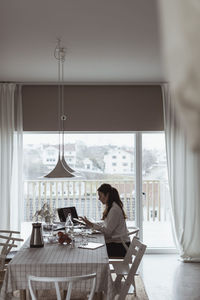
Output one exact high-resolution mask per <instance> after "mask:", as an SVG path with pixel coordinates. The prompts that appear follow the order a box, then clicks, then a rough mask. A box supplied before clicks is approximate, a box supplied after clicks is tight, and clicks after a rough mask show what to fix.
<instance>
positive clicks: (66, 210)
mask: <svg viewBox="0 0 200 300" xmlns="http://www.w3.org/2000/svg"><path fill="white" fill-rule="evenodd" d="M57 211H58V216H59V219H60V222H66V218H67V216H68V214H69V213H70V214H71V216H72V221H73V222H74V223H76V221H74V220H73V219H74V218H76V219H78V214H77V211H76V207H75V206H71V207H63V208H58V209H57Z"/></svg>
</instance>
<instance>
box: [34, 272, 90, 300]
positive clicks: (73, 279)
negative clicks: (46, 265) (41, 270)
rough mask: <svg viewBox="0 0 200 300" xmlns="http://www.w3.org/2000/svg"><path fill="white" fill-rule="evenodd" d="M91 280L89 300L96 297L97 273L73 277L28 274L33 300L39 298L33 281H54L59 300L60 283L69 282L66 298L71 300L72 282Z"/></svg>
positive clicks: (58, 299) (59, 299)
mask: <svg viewBox="0 0 200 300" xmlns="http://www.w3.org/2000/svg"><path fill="white" fill-rule="evenodd" d="M89 279H90V280H91V279H92V288H91V291H90V294H89V298H88V300H92V299H93V297H94V293H95V288H96V273H93V274H88V275H80V276H73V277H37V276H32V275H29V276H28V286H29V291H30V294H31V297H32V300H37V298H36V295H35V293H34V289H33V287H32V283H31V282H32V281H33V282H34V281H35V282H47V283H50V282H52V283H54V285H55V289H56V297H57V300H61V291H60V288H59V283H67V284H68V287H67V295H66V298H65V299H66V300H70V297H71V293H72V284H73V283H74V282H78V281H81V280H89Z"/></svg>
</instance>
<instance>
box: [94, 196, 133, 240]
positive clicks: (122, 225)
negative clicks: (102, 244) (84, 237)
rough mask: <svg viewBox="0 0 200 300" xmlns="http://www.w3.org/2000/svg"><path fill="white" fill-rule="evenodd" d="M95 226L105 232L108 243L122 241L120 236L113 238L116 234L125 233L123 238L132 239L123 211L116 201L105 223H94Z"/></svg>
mask: <svg viewBox="0 0 200 300" xmlns="http://www.w3.org/2000/svg"><path fill="white" fill-rule="evenodd" d="M93 228H94V229H96V230H99V231H101V232H102V233H104V236H105V241H106V243H111V242H112V243H121V240H120V239H119V238H112V237H113V236H115V235H123V237H122V239H123V240H124V241H125V242H129V241H130V238H129V236H128V229H127V226H126V221H125V219H124V215H123V212H122V210H121V208H120V207H119V205H118V204H117V203H115V202H113V204H112V207H111V209H110V211H109V213H108V215H107V217H106V218H105V220H104V223H103V224H102V225H98V224H94V226H93Z"/></svg>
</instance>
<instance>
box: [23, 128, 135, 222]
mask: <svg viewBox="0 0 200 300" xmlns="http://www.w3.org/2000/svg"><path fill="white" fill-rule="evenodd" d="M65 141H68V144H66V145H65V149H69V148H70V149H74V151H70V156H67V151H65V158H66V161H67V163H68V164H69V166H70V167H72V168H73V169H74V170H76V171H79V172H80V174H82V177H81V178H80V177H77V178H73V180H65V179H55V180H48V179H46V178H44V175H46V174H48V173H49V172H50V171H51V170H52V169H53V168H54V167H55V165H56V163H57V157H58V135H56V134H51V133H48V134H38V133H31V134H26V133H25V134H24V178H25V182H24V195H25V201H24V212H25V213H24V215H25V220H27V221H32V220H33V215H34V213H35V211H36V210H37V209H38V208H40V207H41V205H42V204H43V203H44V202H47V203H49V205H50V206H51V207H52V208H55V209H56V208H57V207H64V206H74V205H75V206H76V208H77V211H78V213H79V215H87V216H88V217H92V218H93V219H97V220H99V219H101V217H102V211H103V209H104V208H103V206H102V205H101V203H100V202H99V201H97V200H98V193H97V188H98V186H99V185H100V184H102V183H104V182H107V183H110V184H111V185H112V186H115V187H116V188H117V190H118V191H119V194H120V195H121V197H122V201H123V202H124V207H125V209H126V212H127V216H128V218H129V220H130V221H132V222H135V198H134V196H133V194H134V189H135V178H134V177H135V175H134V172H133V171H132V173H131V172H129V173H127V170H124V169H122V168H121V167H120V165H119V166H118V164H117V163H116V162H114V163H113V162H112V159H111V158H114V159H116V158H117V156H116V154H115V153H116V152H117V151H120V150H122V149H127V151H129V152H130V154H131V157H132V162H133V164H134V157H135V135H134V134H133V133H131V134H126V133H124V134H121V133H120V134H118V133H113V134H106V133H97V134H93V133H90V134H85V133H81V134H68V135H67V137H66V138H65ZM47 145H48V146H49V145H53V146H52V147H53V148H55V149H56V152H55V153H54V159H52V157H48V155H47V151H45V149H46V148H47ZM68 154H69V152H68ZM88 160H90V162H88ZM47 161H48V163H47ZM72 162H73V164H72ZM127 195H128V196H127Z"/></svg>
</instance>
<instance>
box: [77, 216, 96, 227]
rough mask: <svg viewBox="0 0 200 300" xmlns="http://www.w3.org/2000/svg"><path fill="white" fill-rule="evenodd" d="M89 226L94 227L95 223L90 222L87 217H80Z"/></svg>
mask: <svg viewBox="0 0 200 300" xmlns="http://www.w3.org/2000/svg"><path fill="white" fill-rule="evenodd" d="M79 218H80V219H81V220H82V221H83V222H85V224H86V225H87V226H89V227H93V223H92V222H90V221H89V220H88V219H87V218H86V217H79Z"/></svg>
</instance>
